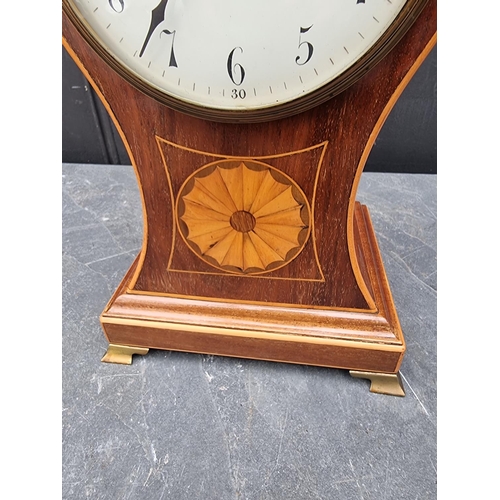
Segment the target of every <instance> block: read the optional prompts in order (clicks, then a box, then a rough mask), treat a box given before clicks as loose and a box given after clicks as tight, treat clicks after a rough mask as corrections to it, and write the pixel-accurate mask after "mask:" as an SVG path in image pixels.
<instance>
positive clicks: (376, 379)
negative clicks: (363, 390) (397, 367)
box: [349, 370, 405, 397]
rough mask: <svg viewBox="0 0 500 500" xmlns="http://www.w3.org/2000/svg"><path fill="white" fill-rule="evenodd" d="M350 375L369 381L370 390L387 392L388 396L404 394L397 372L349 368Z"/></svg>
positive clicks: (381, 392) (380, 392)
mask: <svg viewBox="0 0 500 500" xmlns="http://www.w3.org/2000/svg"><path fill="white" fill-rule="evenodd" d="M349 373H350V375H351V377H354V378H366V379H368V380H370V381H371V385H370V392H376V393H378V394H388V395H389V396H402V397H404V396H405V390H404V388H403V383H402V381H401V376H400V375H399V372H397V373H375V372H358V371H355V370H349Z"/></svg>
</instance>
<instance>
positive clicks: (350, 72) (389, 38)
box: [62, 0, 428, 123]
mask: <svg viewBox="0 0 500 500" xmlns="http://www.w3.org/2000/svg"><path fill="white" fill-rule="evenodd" d="M427 2H428V0H408V1H407V2H406V4H405V5H404V7H403V8H402V9H401V12H400V13H399V14H398V15H397V17H396V18H395V20H394V21H393V22H392V23H391V25H390V26H389V28H388V29H387V30H386V31H385V32H384V33H383V34H382V36H381V37H380V38H379V39H378V40H377V41H376V42H375V44H374V45H373V46H372V47H371V48H370V50H368V51H367V52H366V53H365V54H364V55H363V56H361V57H360V58H359V59H358V60H356V61H355V62H354V63H353V64H352V65H351V66H349V67H348V68H346V70H345V71H343V72H342V73H341V74H340V75H338V76H337V77H335V78H333V79H332V80H330V81H329V82H327V83H325V84H324V85H322V86H321V87H320V88H318V89H315V90H313V91H311V92H306V93H305V94H304V95H301V96H298V97H296V98H294V99H291V100H289V101H286V102H283V103H278V104H276V105H270V106H265V107H261V108H254V109H246V110H229V109H221V108H212V107H208V106H203V105H200V104H195V103H192V102H188V101H185V100H182V99H180V98H178V97H174V96H172V95H170V94H168V93H167V92H166V91H163V90H160V89H159V88H157V87H155V86H154V85H152V84H151V83H149V82H148V81H147V80H146V79H143V78H141V77H140V76H139V75H138V74H136V73H135V72H133V71H132V70H130V69H129V68H128V67H127V66H126V65H125V64H124V63H122V62H121V61H119V60H118V59H117V58H116V57H115V56H114V55H113V54H112V53H111V52H110V51H108V50H107V49H106V48H105V47H104V45H103V44H102V43H101V42H100V41H99V40H98V37H97V36H96V35H95V34H94V33H93V30H92V29H91V28H90V26H89V25H88V24H87V23H86V22H85V21H84V20H83V19H82V18H81V17H80V15H78V14H77V13H76V12H75V10H74V9H73V7H72V6H71V3H70V1H69V0H62V7H63V11H64V12H65V14H66V15H67V16H68V18H69V19H70V20H71V22H72V23H73V24H74V26H75V27H76V28H77V30H78V32H79V33H80V34H81V35H82V37H83V38H84V39H85V41H86V42H87V43H88V44H89V45H90V46H91V47H92V49H93V50H95V51H96V52H97V54H98V55H99V56H100V57H101V58H102V59H103V60H104V61H105V62H106V63H107V64H108V66H110V67H111V68H112V69H113V70H114V71H115V72H116V73H118V74H119V75H120V76H121V77H122V78H124V79H125V80H126V81H127V82H129V83H130V84H131V85H132V86H134V87H135V88H136V89H137V90H139V91H141V92H142V93H144V94H146V95H147V96H149V97H151V98H153V99H155V100H156V101H157V102H159V103H161V104H163V105H165V106H168V107H169V108H171V109H174V110H176V111H179V112H182V113H185V114H188V115H191V116H194V117H196V118H201V119H204V120H210V121H216V122H226V123H259V122H264V121H271V120H278V119H282V118H287V117H289V116H293V115H296V114H299V113H301V112H304V111H308V110H310V109H312V108H314V107H316V106H319V105H320V104H323V103H324V102H326V101H328V100H330V99H332V98H333V97H335V96H336V95H338V94H340V93H342V92H344V91H345V90H347V89H348V88H349V87H351V86H352V85H354V84H355V83H356V82H357V81H358V80H360V79H361V78H362V77H363V76H364V75H365V74H366V73H368V72H369V71H370V70H371V69H372V68H373V67H375V66H376V65H377V64H378V63H379V62H380V61H381V60H382V59H383V58H384V57H385V56H387V54H388V53H389V52H390V51H391V50H392V49H393V48H394V47H395V45H396V44H397V43H398V42H399V41H400V40H401V38H402V37H403V36H404V35H405V34H406V32H407V31H408V30H409V28H410V27H411V26H412V25H413V23H414V22H415V20H416V19H417V17H418V16H419V15H420V13H421V12H422V10H423V8H424V7H425V5H426V4H427Z"/></svg>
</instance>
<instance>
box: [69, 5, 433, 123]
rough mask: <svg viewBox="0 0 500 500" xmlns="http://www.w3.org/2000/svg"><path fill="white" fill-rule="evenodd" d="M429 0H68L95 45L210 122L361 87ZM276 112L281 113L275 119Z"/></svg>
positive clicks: (159, 94) (298, 105)
mask: <svg viewBox="0 0 500 500" xmlns="http://www.w3.org/2000/svg"><path fill="white" fill-rule="evenodd" d="M424 3H425V1H422V0H308V1H307V2H305V1H303V0H301V1H299V0H293V1H292V0H274V1H273V2H269V1H268V0H254V1H253V2H243V1H242V0H239V1H231V0H211V1H205V0H199V1H196V0H191V1H188V0H64V2H63V5H64V6H65V9H66V10H67V11H68V13H70V14H71V15H72V16H73V18H74V19H76V20H77V21H78V23H79V25H80V28H81V30H82V31H83V32H84V34H86V37H87V39H88V40H90V41H91V43H92V44H93V45H94V47H95V48H97V49H98V50H99V51H100V52H101V54H102V55H104V56H105V57H106V58H107V60H108V61H109V62H111V63H112V65H113V67H115V69H117V70H118V71H119V72H120V73H122V74H123V75H124V76H126V77H127V78H129V79H131V80H132V81H133V82H134V83H135V84H136V85H137V86H138V87H139V88H141V89H142V90H144V91H146V92H148V93H150V94H152V95H154V97H156V98H158V99H160V100H164V101H165V102H166V103H167V104H170V105H171V106H173V107H174V108H177V109H181V110H184V111H188V112H189V111H191V112H195V114H196V113H198V114H201V115H202V116H205V115H206V116H205V117H208V118H210V117H214V118H218V117H219V118H221V117H224V116H228V117H233V118H238V117H245V116H247V117H249V120H250V121H252V120H254V121H258V120H259V117H260V119H262V118H263V117H267V118H269V116H270V113H269V110H275V109H277V110H281V109H283V110H284V113H285V114H287V113H288V114H290V113H293V112H298V111H301V110H302V109H303V108H304V106H306V107H311V106H313V105H316V104H318V103H319V102H321V101H322V100H325V99H327V98H330V97H332V96H333V95H335V94H336V93H338V92H340V91H342V90H343V89H344V88H346V87H347V86H349V85H350V84H352V83H353V82H354V81H356V80H357V79H358V78H359V77H360V76H362V74H364V72H365V71H366V70H367V69H369V68H370V67H371V66H373V64H374V62H376V61H377V58H380V57H381V56H383V55H384V53H385V52H386V51H387V50H389V49H390V48H391V46H392V45H394V43H395V41H397V39H398V37H399V38H400V37H401V36H402V34H403V33H404V32H405V30H406V29H407V28H408V27H409V25H410V24H411V22H412V21H413V19H414V18H415V17H416V13H417V12H419V9H421V7H422V6H423V4H424ZM271 114H272V113H271Z"/></svg>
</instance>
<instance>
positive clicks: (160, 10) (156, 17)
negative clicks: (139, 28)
mask: <svg viewBox="0 0 500 500" xmlns="http://www.w3.org/2000/svg"><path fill="white" fill-rule="evenodd" d="M167 3H168V0H161V1H160V3H159V4H158V5H157V6H156V7H155V8H154V9H153V10H152V11H151V24H150V25H149V30H148V34H147V35H146V39H145V40H144V44H143V45H142V49H141V52H140V53H139V57H142V54H144V51H145V50H146V46H147V44H148V42H149V39H150V38H151V35H152V34H153V32H154V30H155V29H156V28H157V27H158V25H159V24H160V23H162V22H163V21H164V20H165V9H166V7H167Z"/></svg>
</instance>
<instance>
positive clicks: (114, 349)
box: [101, 344, 149, 365]
mask: <svg viewBox="0 0 500 500" xmlns="http://www.w3.org/2000/svg"><path fill="white" fill-rule="evenodd" d="M148 352H149V349H148V348H147V347H130V346H128V345H117V344H109V346H108V350H107V351H106V354H105V355H104V357H103V358H102V359H101V361H104V362H105V363H117V364H120V365H131V364H132V355H133V354H141V355H144V354H147V353H148Z"/></svg>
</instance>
